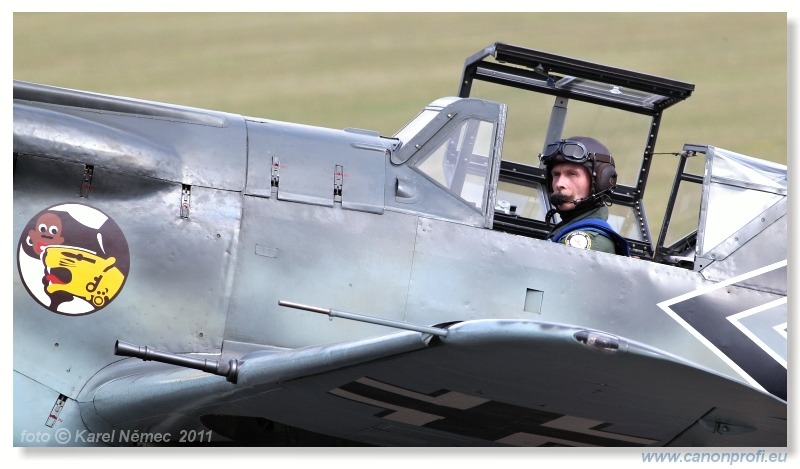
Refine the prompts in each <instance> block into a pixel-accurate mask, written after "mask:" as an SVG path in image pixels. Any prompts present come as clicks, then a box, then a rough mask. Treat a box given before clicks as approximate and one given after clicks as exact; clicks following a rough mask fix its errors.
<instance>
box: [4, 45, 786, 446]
mask: <svg viewBox="0 0 800 469" xmlns="http://www.w3.org/2000/svg"><path fill="white" fill-rule="evenodd" d="M480 87H483V88H480ZM483 90H486V91H483ZM490 90H491V91H490ZM494 90H497V91H494ZM693 91H694V85H692V84H689V83H684V82H679V81H675V80H669V79H664V78H660V77H656V76H652V75H647V74H643V73H639V72H633V71H629V70H624V69H619V68H614V67H609V66H605V65H600V64H595V63H589V62H584V61H580V60H575V59H572V58H568V57H562V56H557V55H553V54H549V53H543V52H539V51H536V50H531V49H528V48H523V47H518V46H513V45H509V44H504V43H495V44H492V45H490V46H488V47H487V48H486V49H484V50H481V51H479V52H478V53H477V54H475V55H473V56H472V57H470V58H468V59H467V60H466V63H465V67H464V70H463V75H462V77H461V82H460V88H459V90H458V96H455V97H449V98H443V99H439V100H436V101H434V102H433V103H431V104H430V105H428V106H427V107H425V108H424V109H423V110H422V111H421V112H420V113H419V115H417V116H416V117H415V118H414V119H412V120H411V121H410V122H409V123H408V125H407V126H405V127H404V128H403V129H401V130H400V131H399V132H397V133H396V134H395V135H394V136H393V137H385V136H381V135H380V134H379V133H377V132H372V131H364V130H357V129H345V130H333V129H326V128H317V127H312V126H305V125H299V124H291V123H285V122H278V121H273V120H269V119H262V118H252V117H243V116H240V115H233V114H229V113H221V112H212V111H206V110H201V109H196V108H190V107H184V106H173V105H167V104H161V103H155V102H148V101H143V100H136V99H129V98H122V97H115V96H108V95H101V94H95V93H90V92H84V91H77V90H70V89H62V88H56V87H52V86H46V85H41V84H33V83H27V82H20V81H15V82H14V170H13V174H14V176H13V178H14V183H13V197H14V202H13V204H14V205H13V211H14V216H13V217H14V220H13V233H14V247H13V250H14V253H15V259H16V265H15V266H14V274H15V275H14V279H13V289H14V303H13V308H14V312H13V320H14V321H13V326H14V357H13V362H14V380H13V383H14V409H13V410H14V444H15V446H79V445H88V446H93V445H97V446H105V445H121V446H125V445H206V444H209V445H233V446H237V445H242V446H243V445H294V446H320V445H322V446H337V445H381V446H504V445H506V446H624V447H645V446H728V447H734V446H735V447H739V446H759V447H766V446H770V447H781V446H786V445H787V381H786V376H787V249H786V243H787V239H788V235H787V176H786V175H787V171H786V166H784V165H780V164H776V163H771V162H768V161H764V160H760V159H756V158H752V157H749V156H746V155H742V154H738V153H735V152H732V151H729V150H724V149H722V148H717V147H714V146H711V145H707V144H699V143H696V142H695V143H690V144H686V145H685V146H684V147H683V148H679V149H675V151H673V152H672V153H673V155H672V156H670V155H666V156H664V155H662V156H663V157H664V158H670V159H673V160H674V164H675V166H676V168H677V170H676V175H675V178H674V181H673V182H672V183H671V186H672V190H671V193H670V195H669V200H668V202H667V203H666V207H667V208H666V216H665V219H664V221H663V223H662V225H661V228H660V230H659V233H658V235H657V236H653V234H651V232H650V225H649V223H648V220H647V217H646V215H645V207H644V195H645V189H646V188H647V187H648V175H649V174H650V169H651V163H652V161H653V159H654V154H655V148H656V147H655V144H656V138H657V135H658V131H659V128H660V124H661V118H662V114H663V112H664V111H665V110H666V109H667V108H670V107H671V106H673V105H675V104H678V103H680V102H681V101H683V100H685V99H687V98H688V97H690V95H691V94H692V92H693ZM493 92H497V93H499V94H498V95H500V96H509V97H510V96H512V94H513V93H518V94H513V96H524V98H523V99H527V100H528V101H525V104H517V102H516V101H515V102H514V103H509V104H508V106H517V107H508V106H507V105H506V104H501V103H500V102H498V101H495V100H490V99H487V98H485V97H483V93H486V94H487V95H488V94H490V93H493ZM503 93H508V94H505V95H504V94H503ZM479 94H480V95H481V97H476V96H477V95H479ZM512 109H513V112H519V114H518V115H519V116H520V118H519V119H518V120H517V119H516V116H515V115H514V114H513V113H512V112H511V110H512ZM592 110H600V111H602V112H610V113H614V114H613V115H614V116H615V117H613V118H607V117H603V118H602V119H597V118H595V117H592V116H593V114H592V112H593V111H592ZM527 114H531V115H534V116H535V117H534V118H533V119H532V120H530V121H525V120H524V119H525V118H526V117H524V116H525V115H527ZM568 115H569V117H570V120H569V121H568V120H567V116H568ZM603 115H604V116H607V114H603ZM587 116H589V117H588V119H592V120H594V122H593V123H591V124H585V123H582V121H581V119H586V118H587ZM616 116H619V117H616ZM624 116H631V117H632V118H634V119H637V120H641V121H643V122H644V125H643V126H642V129H643V133H641V134H639V135H637V137H636V139H637V140H636V142H635V145H636V146H637V147H638V153H633V152H625V151H617V150H614V146H613V145H609V146H610V147H611V148H612V151H614V156H615V158H616V159H617V161H618V170H619V172H620V180H619V182H618V184H617V186H616V187H615V188H614V189H613V191H612V192H611V193H610V194H609V197H610V199H611V201H612V202H613V205H612V206H611V219H610V220H609V221H610V223H611V224H612V225H613V226H614V227H615V228H616V229H617V231H618V232H620V233H622V234H623V235H624V236H625V238H627V240H628V242H629V244H630V247H631V255H630V256H622V255H615V254H607V253H603V252H597V251H591V250H584V249H578V248H572V247H569V246H564V245H561V244H556V243H553V242H550V241H548V240H547V239H546V233H547V231H548V224H547V222H546V221H545V213H546V212H547V210H548V208H549V202H548V198H547V196H546V192H547V191H545V190H544V188H543V185H544V183H545V173H544V170H543V169H542V168H541V167H540V166H539V164H538V159H537V158H536V156H537V154H538V153H539V152H540V151H541V150H542V148H544V145H546V144H547V143H548V142H551V141H554V140H558V139H559V138H562V137H566V136H567V135H575V134H582V133H586V132H588V130H585V128H589V127H588V125H593V126H594V127H592V128H596V125H597V121H598V120H602V121H603V123H611V124H617V123H621V122H627V121H625V119H626V118H627V117H624ZM518 122H525V124H523V125H522V126H520V124H519V123H518ZM584 125H586V127H585V128H584V127H582V126H584ZM515 130H521V131H520V132H519V133H518V135H525V136H526V138H530V141H529V142H525V141H524V139H523V142H524V143H523V144H522V145H518V146H516V147H515V146H514V142H513V138H512V134H513V132H514V131H515ZM594 136H596V137H597V138H600V139H603V136H602V135H598V134H595V135H594ZM501 152H502V154H501ZM634 154H635V155H636V156H635V157H634V156H633V155H634ZM651 185H652V182H651ZM669 185H670V184H669V183H668V184H667V186H669Z"/></svg>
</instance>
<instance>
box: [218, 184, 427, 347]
mask: <svg viewBox="0 0 800 469" xmlns="http://www.w3.org/2000/svg"><path fill="white" fill-rule="evenodd" d="M416 220H417V217H416V216H411V215H404V214H398V213H393V212H386V213H384V214H383V215H376V214H371V213H364V212H358V211H350V210H342V209H341V208H339V207H332V208H328V207H322V206H315V205H309V204H303V203H292V202H285V201H280V200H276V199H275V198H274V197H273V198H269V199H267V198H260V197H245V203H244V222H243V224H242V231H241V241H240V244H239V253H238V261H237V266H236V282H235V284H234V287H233V296H232V298H231V305H230V315H229V319H228V324H227V329H226V340H234V341H240V342H249V343H256V344H270V345H275V346H280V347H300V346H305V345H309V344H319V343H330V342H338V341H342V340H349V339H354V338H359V337H365V336H370V335H378V334H385V333H387V332H393V329H391V328H387V327H384V326H376V325H370V324H363V323H359V322H354V321H348V320H343V319H341V320H340V319H335V320H333V321H331V320H329V319H328V318H327V317H326V316H323V315H319V314H314V313H311V312H307V311H298V310H295V309H290V308H286V307H282V306H279V305H278V301H279V300H287V301H295V302H299V303H304V304H312V305H318V306H322V307H328V308H334V309H339V310H345V311H352V312H357V313H361V314H367V315H370V316H377V317H381V318H386V319H394V320H397V319H402V315H403V307H404V304H405V298H406V293H407V290H408V273H409V271H410V269H411V263H412V260H413V254H414V247H413V246H414V238H415V236H416V224H417V221H416Z"/></svg>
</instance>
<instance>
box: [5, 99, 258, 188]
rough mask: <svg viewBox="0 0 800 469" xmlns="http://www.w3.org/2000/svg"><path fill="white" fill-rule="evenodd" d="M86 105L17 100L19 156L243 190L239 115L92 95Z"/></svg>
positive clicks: (243, 154) (242, 132)
mask: <svg viewBox="0 0 800 469" xmlns="http://www.w3.org/2000/svg"><path fill="white" fill-rule="evenodd" d="M54 93H55V94H56V96H57V95H58V94H59V93H60V94H67V93H69V90H56V91H54ZM70 102H71V101H70ZM131 102H135V104H136V106H133V107H132V106H127V107H125V110H126V111H128V112H111V111H107V110H105V107H107V106H115V105H116V106H122V105H123V104H129V103H131ZM109 103H110V104H109ZM81 104H82V105H83V106H84V107H72V106H64V105H57V104H51V103H39V102H29V101H17V102H15V104H14V151H15V152H19V153H31V154H38V155H43V156H48V157H51V158H55V159H60V160H65V161H74V162H81V163H86V164H97V165H104V166H106V167H108V168H111V169H114V170H117V171H121V172H129V173H132V174H136V175H139V176H148V177H155V178H158V179H164V180H168V181H173V182H181V183H184V184H191V185H200V186H205V187H214V188H218V189H226V190H242V189H243V188H244V182H245V180H244V177H245V172H244V168H245V166H246V164H245V163H246V162H245V158H246V145H247V139H246V133H245V126H244V120H243V119H242V117H241V116H236V115H233V114H226V113H220V112H213V111H202V110H194V109H191V108H183V107H180V106H167V105H163V104H157V103H149V102H147V101H135V100H129V99H125V98H116V97H104V98H103V99H102V100H100V99H99V98H97V97H92V95H90V94H89V95H87V97H85V99H84V100H83V101H82V102H81ZM167 111H171V112H172V113H176V114H179V115H183V116H191V118H188V117H187V118H186V119H180V118H176V117H173V116H172V114H169V115H165V112H167Z"/></svg>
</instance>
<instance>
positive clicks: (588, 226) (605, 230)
mask: <svg viewBox="0 0 800 469" xmlns="http://www.w3.org/2000/svg"><path fill="white" fill-rule="evenodd" d="M575 230H586V231H594V232H595V233H599V234H602V235H603V236H606V237H608V238H610V239H611V240H612V241H614V245H615V246H616V250H617V254H623V255H625V256H630V255H631V251H630V248H629V247H628V241H627V240H626V239H625V238H623V237H622V236H620V235H619V234H618V233H617V232H616V231H614V229H613V228H611V225H609V224H608V222H607V221H605V220H603V219H602V218H584V219H583V220H578V221H576V222H575V223H571V224H569V225H566V226H562V227H561V229H560V230H558V231H556V232H555V233H554V234H553V236H551V237H550V241H554V242H557V243H558V242H561V240H562V239H563V238H564V236H565V235H566V233H568V232H570V231H575Z"/></svg>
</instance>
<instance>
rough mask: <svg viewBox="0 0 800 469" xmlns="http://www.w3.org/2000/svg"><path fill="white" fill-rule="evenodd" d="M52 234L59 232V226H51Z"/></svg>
mask: <svg viewBox="0 0 800 469" xmlns="http://www.w3.org/2000/svg"><path fill="white" fill-rule="evenodd" d="M50 234H51V235H55V234H58V227H57V226H51V227H50Z"/></svg>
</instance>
